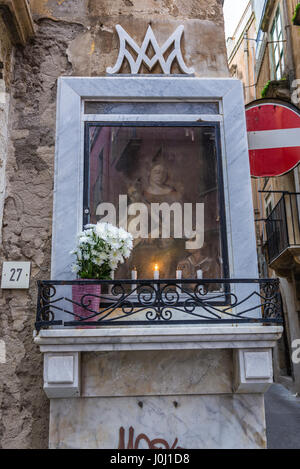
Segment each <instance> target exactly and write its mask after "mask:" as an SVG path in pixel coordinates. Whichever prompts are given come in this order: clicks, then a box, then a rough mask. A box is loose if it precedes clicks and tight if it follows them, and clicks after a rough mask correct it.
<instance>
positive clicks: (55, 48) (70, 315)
mask: <svg viewBox="0 0 300 469" xmlns="http://www.w3.org/2000/svg"><path fill="white" fill-rule="evenodd" d="M222 4H223V2H222V1H220V0H209V1H203V0H195V1H193V2H182V1H180V0H175V1H168V0H160V1H156V0H147V1H141V0H116V1H114V2H111V1H106V0H105V1H104V0H103V1H98V0H97V1H96V0H92V1H87V0H71V1H70V2H69V1H65V2H64V1H58V0H57V1H56V0H31V1H30V2H29V1H26V0H24V1H18V2H17V1H14V0H3V1H2V0H0V13H1V16H0V26H1V29H0V63H1V64H2V65H1V70H0V72H1V75H2V76H1V80H0V85H1V94H0V97H1V99H2V101H1V103H0V106H1V107H0V138H1V147H0V158H1V167H0V171H1V192H0V195H1V206H0V209H1V220H2V222H1V223H2V228H1V236H2V238H1V240H2V241H1V259H2V262H3V263H7V262H10V263H12V264H9V265H8V264H6V265H5V267H6V268H7V269H9V270H8V272H9V274H7V271H5V270H3V273H2V288H1V293H0V295H1V296H0V305H1V314H0V321H1V329H0V330H1V337H0V339H1V350H3V353H2V356H1V363H0V379H1V388H0V390H1V400H0V411H1V423H0V446H1V447H3V448H46V447H47V446H48V445H49V446H50V447H51V448H74V447H75V448H120V449H122V448H124V447H127V448H129V449H130V448H134V447H135V448H138V447H141V446H139V445H142V444H143V447H144V446H145V445H146V447H149V448H154V447H162V448H167V449H168V448H171V447H172V448H177V447H186V448H217V447H219V448H264V447H266V424H265V414H264V400H263V394H264V392H265V391H266V390H267V389H268V387H269V386H270V384H271V383H272V380H273V372H272V360H271V352H272V348H273V347H274V346H275V343H276V341H277V340H278V339H279V338H280V336H281V333H282V327H281V326H280V324H281V319H280V308H279V307H278V304H277V303H276V299H277V293H276V292H277V290H276V289H277V287H278V284H277V281H276V280H274V281H272V280H271V281H270V283H269V284H267V285H266V284H265V282H263V283H262V284H261V283H260V281H259V279H258V269H257V261H256V255H255V254H256V243H255V230H254V226H253V224H252V212H253V206H252V200H251V184H250V177H249V160H248V149H247V138H246V130H245V116H244V107H243V104H244V103H243V95H242V87H241V83H240V81H239V80H235V79H230V78H229V72H228V64H227V58H226V44H225V38H224V24H223V12H222ZM142 44H143V46H142ZM171 46H172V47H171ZM173 48H174V50H173ZM124 58H126V59H127V60H125V59H124ZM175 59H176V60H175ZM249 74H250V72H249ZM2 142H3V144H2ZM162 196H164V197H162ZM124 198H126V204H125V205H126V207H125V208H124ZM163 198H164V202H165V203H167V204H169V205H171V206H172V207H173V210H174V213H175V211H176V210H175V208H176V207H177V208H178V207H179V208H180V209H181V208H183V207H184V208H186V209H187V212H188V210H189V207H191V206H193V204H197V207H198V209H199V214H200V215H199V216H200V217H201V216H202V217H204V218H201V220H200V223H199V224H196V228H195V226H194V224H193V222H192V221H191V223H190V227H188V228H186V227H185V232H184V236H183V234H182V233H181V235H179V236H175V231H176V229H175V228H176V227H175V222H174V230H173V232H172V235H171V234H170V233H169V234H167V235H165V236H160V234H161V233H160V228H158V230H157V233H158V236H157V237H155V236H152V234H153V233H152V231H151V233H150V234H151V236H148V237H147V236H145V237H143V236H137V238H136V239H135V244H134V251H133V255H132V258H131V260H130V262H129V263H127V264H124V265H122V266H121V267H120V270H117V271H116V272H115V273H114V275H115V279H114V278H112V279H110V280H103V279H101V282H99V281H98V279H96V280H97V281H96V283H95V280H93V281H92V284H93V282H94V283H95V284H99V283H100V285H101V293H100V294H99V293H98V294H93V295H92V296H93V297H97V298H98V306H97V308H95V309H96V311H95V310H94V311H93V310H92V314H90V317H89V318H88V319H89V320H92V321H90V322H89V324H86V323H85V321H84V318H86V317H87V313H88V312H90V313H91V308H90V303H88V304H87V303H85V300H84V296H85V295H81V297H80V301H79V304H78V302H77V304H76V301H75V300H74V295H73V296H72V290H73V286H74V285H75V286H76V287H77V286H80V283H78V281H77V280H76V275H75V273H74V271H73V272H72V270H71V267H72V258H71V255H70V251H71V250H72V249H74V245H75V243H76V236H77V233H78V232H79V231H80V230H82V229H83V227H84V225H85V224H86V223H93V224H94V223H96V222H97V221H98V220H99V216H100V215H104V211H105V210H106V211H107V207H108V204H110V205H109V207H111V205H113V207H117V209H116V210H118V213H119V222H120V220H121V222H122V223H123V222H124V220H123V219H122V216H121V215H120V213H121V212H122V210H123V211H124V210H125V213H126V223H127V228H128V227H129V226H130V225H134V224H135V228H136V230H138V229H139V228H138V225H139V223H138V222H137V221H136V219H135V218H134V215H135V213H132V210H133V209H134V207H133V205H134V204H135V203H137V204H139V207H140V208H141V205H143V208H142V209H141V210H143V209H145V210H149V207H150V206H151V204H153V205H155V204H156V205H157V204H158V203H162V202H163V200H162V199H163ZM103 203H104V205H105V206H103V205H101V204H103ZM122 203H123V209H122V207H121V206H122ZM128 204H129V205H128ZM172 204H173V205H172ZM176 204H177V205H176ZM127 205H128V206H127ZM174 205H175V208H174ZM1 207H2V208H1ZM203 207H206V209H204V210H203ZM122 213H123V212H122ZM197 213H198V212H197ZM159 216H160V215H158V219H159ZM174 217H175V215H174ZM179 217H180V214H179ZM171 219H172V216H171V215H170V213H169V220H171ZM110 220H111V219H110ZM145 220H146V222H148V212H147V213H146V216H145V218H144V221H145ZM196 220H197V218H196ZM146 222H145V223H146ZM122 226H124V225H122ZM154 228H155V227H154ZM194 228H195V229H194ZM128 229H129V228H128ZM151 230H152V225H151ZM203 233H204V237H203V236H202V235H203ZM147 234H149V233H147ZM150 238H151V239H150ZM195 243H196V244H197V246H196V248H195ZM199 243H200V244H199ZM17 262H25V263H26V265H27V266H28V263H29V264H30V274H29V273H27V279H25V280H27V282H28V280H29V285H27V286H26V282H24V284H23V285H22V286H21V288H17V287H15V288H14V287H13V286H12V284H11V282H15V281H18V280H19V278H16V277H15V275H18V274H20V275H23V274H22V272H23V270H21V269H23V267H22V268H21V267H19V269H20V271H18V265H17V264H16V263H17ZM154 262H157V264H159V266H157V268H155V270H154V279H153V277H152V280H149V278H150V277H151V276H152V275H153V272H152V269H153V266H152V264H153V263H154ZM136 268H137V269H136ZM158 270H159V272H158ZM135 272H138V274H135ZM178 272H179V273H178ZM133 274H134V277H132V275H133ZM7 275H8V277H9V278H5V276H7ZM137 275H138V278H136V276H137ZM159 275H160V276H161V279H160V280H159V279H158V276H159ZM130 279H133V281H132V280H130ZM235 279H237V282H235ZM245 279H246V280H245ZM179 280H180V281H179ZM5 281H8V285H9V286H7V283H5ZM82 283H83V285H86V284H87V283H88V282H87V281H83V282H82ZM89 286H91V285H89ZM268 287H271V290H272V291H274V295H273V296H272V305H271V307H270V298H269V299H268V298H267V299H266V297H267V296H268V294H267V291H269V290H268ZM260 291H261V292H263V294H264V296H263V297H264V298H265V301H267V303H268V304H269V307H268V308H267V311H266V310H262V304H261V301H260V297H259V300H258V299H257V298H258V293H259V292H260ZM99 298H100V299H99ZM273 300H274V301H273ZM99 302H100V304H99ZM247 302H248V303H247ZM70 305H71V306H70ZM76 306H77V307H79V308H80V310H82V309H83V310H84V313H78V309H76ZM249 311H250V313H249ZM80 314H83V316H82V317H81V316H80ZM95 318H96V320H95ZM93 319H94V321H93ZM172 319H174V322H173V323H172ZM118 320H120V321H119V322H118ZM124 320H125V324H124ZM130 321H131V323H130ZM114 323H115V325H113V324H114ZM266 324H268V325H266ZM33 332H34V337H33ZM209 422H210V423H209ZM208 423H209V424H208ZM147 445H148V446H147Z"/></svg>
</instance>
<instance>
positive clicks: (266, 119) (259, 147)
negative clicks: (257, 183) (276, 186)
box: [246, 100, 300, 177]
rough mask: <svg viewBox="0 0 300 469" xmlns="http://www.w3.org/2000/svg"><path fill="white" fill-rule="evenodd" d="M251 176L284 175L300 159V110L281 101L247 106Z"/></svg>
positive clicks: (267, 101)
mask: <svg viewBox="0 0 300 469" xmlns="http://www.w3.org/2000/svg"><path fill="white" fill-rule="evenodd" d="M246 120H247V131H248V143H249V155H250V170H251V176H255V177H270V176H281V175H282V174H285V173H287V172H288V171H291V170H292V169H293V168H295V166H296V165H297V164H298V163H299V161H300V110H299V109H298V108H296V107H295V106H293V105H292V104H289V103H285V102H284V101H279V100H258V101H254V102H252V103H250V104H248V105H247V106H246Z"/></svg>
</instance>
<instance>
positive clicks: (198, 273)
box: [197, 269, 203, 280]
mask: <svg viewBox="0 0 300 469" xmlns="http://www.w3.org/2000/svg"><path fill="white" fill-rule="evenodd" d="M197 279H198V280H202V279H203V270H201V269H200V270H197Z"/></svg>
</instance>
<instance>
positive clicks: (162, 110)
mask: <svg viewBox="0 0 300 469" xmlns="http://www.w3.org/2000/svg"><path fill="white" fill-rule="evenodd" d="M84 112H85V114H113V115H116V114H141V115H144V114H158V115H159V114H191V115H193V114H218V112H219V105H218V103H214V102H211V103H210V102H207V103H162V102H159V103H154V102H148V103H147V102H145V103H136V102H134V103H130V102H129V103H120V102H117V103H112V102H109V103H106V102H101V101H85V103H84Z"/></svg>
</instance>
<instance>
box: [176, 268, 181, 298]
mask: <svg viewBox="0 0 300 469" xmlns="http://www.w3.org/2000/svg"><path fill="white" fill-rule="evenodd" d="M181 279H182V270H176V280H181ZM176 292H177V293H178V295H180V293H181V284H180V285H179V284H178V286H177V287H176Z"/></svg>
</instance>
